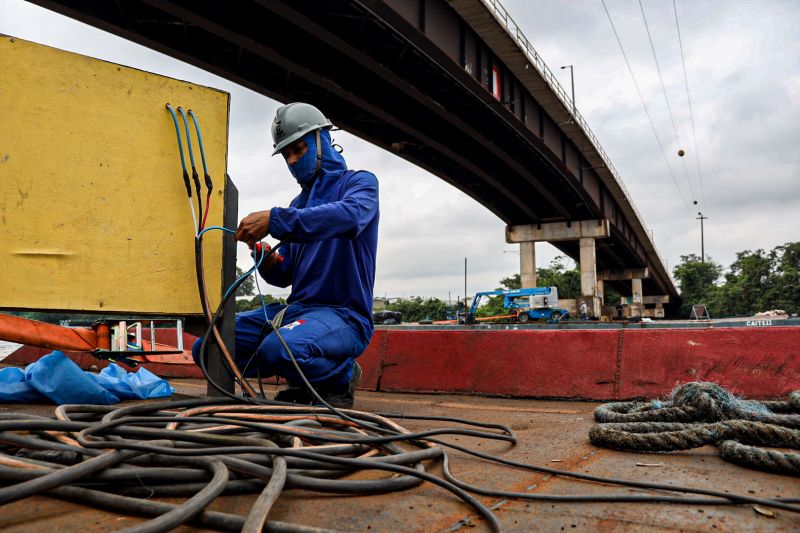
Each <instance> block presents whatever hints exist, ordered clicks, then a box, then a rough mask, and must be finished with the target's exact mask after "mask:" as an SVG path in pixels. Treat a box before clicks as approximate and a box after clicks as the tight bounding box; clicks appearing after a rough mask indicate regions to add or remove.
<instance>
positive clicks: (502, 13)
mask: <svg viewBox="0 0 800 533" xmlns="http://www.w3.org/2000/svg"><path fill="white" fill-rule="evenodd" d="M481 2H482V3H483V5H484V6H486V8H487V9H488V10H489V12H490V13H491V14H492V15H493V16H494V18H495V20H497V22H499V23H500V25H501V26H502V27H503V29H504V30H505V31H506V33H508V35H509V37H511V39H512V40H513V41H514V42H515V43H516V44H517V46H519V48H520V50H522V52H523V53H524V54H525V56H526V57H527V58H528V59H529V60H530V62H531V64H532V65H533V66H534V68H536V70H537V71H538V72H539V75H541V76H542V78H543V79H544V81H545V82H546V83H547V85H548V86H549V87H550V89H551V90H552V91H553V92H554V93H555V94H556V96H557V97H558V99H559V100H560V101H561V103H562V104H563V105H564V108H565V109H566V110H567V112H569V113H570V115H571V116H572V120H573V121H575V123H576V124H578V126H580V128H581V129H582V130H583V133H584V134H585V135H586V137H587V138H588V139H589V142H591V143H592V146H594V149H595V150H596V151H597V153H598V154H599V155H600V158H601V159H602V160H603V164H604V165H605V167H606V168H607V169H608V171H609V172H610V173H611V176H612V177H613V178H614V181H615V182H616V183H617V186H618V187H619V188H620V190H621V191H622V194H624V195H625V199H626V200H627V201H628V205H630V206H631V209H632V210H633V213H634V215H636V218H637V220H638V222H639V224H640V225H641V227H642V229H643V230H644V232H645V235H647V237H648V240H649V241H650V244H651V246H652V247H653V252H654V253H655V254H656V258H657V259H658V260H659V262H661V265H662V266H663V267H664V270H665V271H666V272H667V275H669V271H668V270H667V268H666V264H665V263H664V260H663V259H662V258H661V254H660V253H659V251H658V248H657V247H656V243H655V242H654V241H653V239H652V230H649V229H648V228H647V225H645V223H644V217H642V214H641V213H640V212H639V210H638V209H637V208H636V204H634V203H633V199H632V198H631V195H630V193H629V192H628V189H627V188H626V187H625V185H624V184H623V183H622V179H621V178H620V177H619V173H618V172H617V169H616V168H615V167H614V165H613V164H612V163H611V159H610V158H609V157H608V154H606V152H605V150H603V147H602V146H601V145H600V141H598V140H597V137H595V134H594V132H592V130H591V128H590V127H589V124H588V123H587V122H586V120H585V119H584V118H583V117H582V116H581V114H580V113H578V110H577V109H576V108H575V106H574V105H573V102H572V100H571V98H570V97H569V95H568V94H567V91H565V90H564V88H563V87H562V86H561V84H560V83H559V82H558V79H556V77H555V75H554V74H553V72H552V71H551V70H550V68H549V67H548V66H547V64H546V63H545V62H544V59H542V56H540V55H539V53H538V52H537V51H536V49H535V48H534V47H533V45H532V44H531V43H530V41H529V40H528V38H527V37H525V35H524V34H523V33H522V30H520V28H519V26H518V25H517V23H516V22H515V21H514V19H513V18H511V15H509V14H508V11H506V9H505V8H504V7H503V6H502V5H501V4H500V2H499V1H498V0H481Z"/></svg>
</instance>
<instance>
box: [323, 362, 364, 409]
mask: <svg viewBox="0 0 800 533" xmlns="http://www.w3.org/2000/svg"><path fill="white" fill-rule="evenodd" d="M359 383H361V366H360V365H359V364H358V363H356V362H355V361H354V362H353V375H352V376H350V381H349V382H348V383H347V388H345V389H344V390H342V389H341V388H340V389H339V390H330V389H327V388H322V389H321V390H320V391H319V394H320V396H322V399H323V400H325V401H326V402H328V403H329V404H330V405H331V406H332V407H336V408H337V409H350V408H351V407H353V402H355V399H356V387H358V384H359Z"/></svg>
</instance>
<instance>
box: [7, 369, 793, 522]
mask: <svg viewBox="0 0 800 533" xmlns="http://www.w3.org/2000/svg"><path fill="white" fill-rule="evenodd" d="M173 384H174V385H175V387H176V389H177V392H178V393H179V394H180V395H186V396H199V395H201V394H203V393H204V391H205V383H204V382H201V381H196V380H175V381H174V382H173ZM596 405H597V404H595V403H588V402H557V401H534V400H512V399H498V398H484V397H476V396H456V395H419V394H387V393H375V392H361V393H360V394H359V396H358V399H357V402H356V406H355V408H356V409H361V410H369V411H374V412H392V413H407V414H417V415H440V416H441V415H445V416H455V417H461V418H471V419H476V420H481V421H486V422H499V423H503V424H507V425H509V426H511V427H512V428H513V429H514V430H515V431H516V432H517V435H518V437H519V443H518V444H517V445H516V446H514V447H509V446H508V445H506V444H504V443H497V442H489V441H479V440H477V439H472V438H469V437H458V436H453V437H448V438H450V439H453V440H454V441H456V442H458V443H460V444H464V445H468V446H473V447H475V448H477V449H479V450H482V451H484V452H488V453H495V454H501V455H503V456H504V457H507V458H511V459H515V460H518V461H525V462H533V463H537V464H540V465H544V466H549V467H554V468H559V469H564V470H571V471H577V472H586V473H590V474H595V475H599V476H614V477H622V478H628V479H636V480H646V481H655V482H661V483H670V484H676V485H690V486H694V487H703V488H713V489H718V490H729V491H732V492H738V493H743V494H751V495H755V496H759V497H780V496H782V497H800V480H798V479H797V478H793V477H788V476H780V475H775V474H767V473H762V472H757V471H754V470H748V469H744V468H740V467H738V466H734V465H731V464H728V463H725V462H724V461H722V460H721V459H719V458H718V457H717V456H716V449H715V448H712V447H705V448H700V449H697V450H693V451H689V452H682V453H671V454H630V453H623V452H616V451H612V450H607V449H598V448H595V447H594V446H592V445H591V444H590V443H589V441H588V437H587V434H588V430H589V427H590V426H591V424H592V410H593V409H594V407H595V406H596ZM52 409H53V408H52V406H49V405H28V406H20V405H0V412H8V411H26V412H31V413H36V414H49V413H50V412H52ZM401 423H402V424H403V425H404V426H405V427H407V428H409V429H412V430H413V429H422V428H425V427H430V423H426V422H419V421H411V420H406V421H403V422H401ZM438 424H439V425H442V424H443V423H438ZM451 458H452V459H453V461H452V463H453V464H452V470H453V472H454V474H455V475H457V476H459V477H460V478H462V479H463V480H465V481H467V482H472V483H475V484H479V485H483V486H491V487H494V488H502V489H506V490H514V491H530V492H536V493H542V494H545V493H547V494H587V493H591V494H600V493H617V494H637V493H644V491H639V490H636V489H627V488H624V487H622V488H620V487H610V486H605V485H600V484H596V483H586V482H578V481H573V480H568V479H564V478H558V477H553V476H548V475H543V474H539V473H535V472H528V471H522V470H518V469H513V468H508V467H503V466H499V465H493V464H488V463H487V462H485V461H482V460H479V459H476V458H472V457H469V456H465V455H463V454H461V453H458V452H453V453H452V454H451ZM637 463H651V464H661V466H637ZM432 469H433V471H434V472H437V471H438V472H441V468H440V466H438V465H434V466H433V468H432ZM369 475H371V474H368V473H364V474H360V476H369ZM255 497H256V496H255V495H248V496H226V497H222V498H219V499H218V500H217V501H216V502H215V503H214V505H213V506H212V507H211V509H213V510H219V511H226V512H235V513H240V514H246V512H247V510H248V509H249V507H250V504H251V503H252V502H253V501H254V499H255ZM482 500H483V501H484V502H488V503H491V504H492V506H493V507H494V508H495V510H496V512H497V514H498V516H499V518H500V520H501V521H502V522H503V524H504V526H505V527H506V528H507V529H508V530H509V531H532V530H537V531H570V530H573V531H587V530H589V531H660V530H681V531H742V530H748V531H798V530H800V517H798V516H796V515H792V513H789V512H785V511H775V513H774V514H775V516H774V517H772V518H770V517H766V516H762V515H760V514H758V513H757V512H755V511H754V509H753V507H752V506H751V505H739V506H711V505H674V504H629V503H624V504H623V503H612V504H607V503H602V504H600V503H594V504H586V503H570V504H565V503H557V502H552V503H551V502H530V501H528V502H526V501H510V500H502V499H497V498H482ZM270 518H271V519H275V520H283V521H287V522H294V523H299V524H303V525H311V526H320V527H323V526H324V527H331V528H337V529H341V530H346V531H398V530H403V531H406V532H412V531H466V530H473V531H486V530H487V527H486V524H485V523H484V522H482V520H480V519H478V518H477V517H476V516H475V514H474V513H473V512H472V510H471V509H470V508H468V507H467V506H466V505H464V504H463V503H461V502H460V501H459V500H457V499H456V498H455V497H454V496H452V495H451V494H450V493H448V492H446V491H444V490H443V489H440V488H438V487H435V486H433V485H431V484H429V483H424V484H423V485H421V486H420V487H417V488H416V489H413V490H409V491H406V492H402V493H393V494H385V495H375V496H331V495H319V494H314V493H310V492H306V491H302V490H288V491H286V492H284V494H283V495H282V496H281V498H280V499H279V500H278V502H277V503H276V506H275V507H274V509H273V511H272V512H271V513H270ZM140 521H142V519H140V518H136V517H128V516H122V515H117V514H113V513H108V512H103V511H99V510H95V509H91V508H88V507H82V506H80V505H76V504H72V503H66V502H62V501H60V500H56V499H50V498H47V497H38V496H37V497H33V498H29V499H26V500H23V501H19V502H15V503H12V504H9V505H6V506H3V508H2V513H0V530H2V531H8V532H20V533H21V532H25V533H28V532H31V531H48V532H52V531H59V532H68V531H80V532H81V533H91V532H101V531H109V530H117V529H122V528H124V527H128V526H131V525H134V524H136V523H139V522H140ZM177 531H197V529H194V528H190V527H182V528H180V529H179V530H177Z"/></svg>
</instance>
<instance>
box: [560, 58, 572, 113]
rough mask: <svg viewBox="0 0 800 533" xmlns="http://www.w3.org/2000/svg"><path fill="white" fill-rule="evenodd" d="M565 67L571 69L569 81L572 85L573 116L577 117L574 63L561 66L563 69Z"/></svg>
mask: <svg viewBox="0 0 800 533" xmlns="http://www.w3.org/2000/svg"><path fill="white" fill-rule="evenodd" d="M565 68H568V69H569V83H570V85H571V86H572V118H573V119H574V118H575V75H574V72H573V70H572V65H565V66H563V67H561V70H564V69H565Z"/></svg>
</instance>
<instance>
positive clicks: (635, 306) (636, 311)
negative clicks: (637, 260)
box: [631, 278, 644, 316]
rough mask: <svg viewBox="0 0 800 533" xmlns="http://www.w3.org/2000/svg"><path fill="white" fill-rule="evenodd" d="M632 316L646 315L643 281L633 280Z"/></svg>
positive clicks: (639, 279)
mask: <svg viewBox="0 0 800 533" xmlns="http://www.w3.org/2000/svg"><path fill="white" fill-rule="evenodd" d="M631 294H632V298H631V316H642V315H644V300H643V299H642V279H641V278H633V279H632V280H631Z"/></svg>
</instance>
